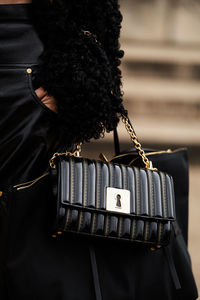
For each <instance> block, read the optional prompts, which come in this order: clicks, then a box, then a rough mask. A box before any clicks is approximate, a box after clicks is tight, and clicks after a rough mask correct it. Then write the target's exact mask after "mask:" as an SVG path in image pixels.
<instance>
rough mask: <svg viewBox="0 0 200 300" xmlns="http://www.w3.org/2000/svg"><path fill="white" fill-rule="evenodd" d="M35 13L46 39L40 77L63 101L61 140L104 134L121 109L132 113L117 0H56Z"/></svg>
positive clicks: (110, 128) (50, 91) (59, 109)
mask: <svg viewBox="0 0 200 300" xmlns="http://www.w3.org/2000/svg"><path fill="white" fill-rule="evenodd" d="M35 19H36V20H37V22H35V26H37V28H38V32H39V34H40V36H41V39H42V40H43V41H44V44H45V50H44V52H43V54H42V56H41V64H40V67H39V69H38V74H37V76H38V78H37V79H38V81H39V82H40V84H41V86H42V87H43V88H44V89H46V90H47V91H48V93H49V94H50V95H53V96H54V97H55V98H56V99H57V101H58V122H57V124H58V129H59V136H60V138H61V140H62V141H63V143H64V144H65V145H67V146H68V145H70V144H71V143H78V142H80V141H81V142H84V141H89V140H90V139H91V138H95V139H97V138H99V137H103V136H104V132H105V131H107V132H110V131H111V130H113V129H114V128H115V127H116V126H117V124H118V121H119V114H126V113H127V112H126V110H125V109H124V107H123V104H122V93H121V71H120V69H119V65H120V62H121V57H122V56H123V52H122V51H120V49H119V35H120V28H121V21H122V16H121V13H120V11H119V5H118V1H117V0H101V1H99V0H76V1H72V0H71V1H62V0H54V2H53V5H47V8H46V9H45V11H43V12H41V10H39V9H38V8H35ZM84 31H89V32H90V33H91V34H90V35H85V34H84Z"/></svg>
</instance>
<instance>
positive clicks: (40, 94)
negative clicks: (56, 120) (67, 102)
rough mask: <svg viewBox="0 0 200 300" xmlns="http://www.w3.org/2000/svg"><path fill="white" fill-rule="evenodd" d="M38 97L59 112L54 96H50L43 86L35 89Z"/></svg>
mask: <svg viewBox="0 0 200 300" xmlns="http://www.w3.org/2000/svg"><path fill="white" fill-rule="evenodd" d="M35 93H36V95H37V97H38V98H39V99H40V100H41V101H42V102H43V103H44V104H45V105H46V106H47V107H48V108H49V109H51V110H52V111H54V112H57V101H56V99H55V98H54V97H53V96H49V95H48V92H47V91H45V90H44V89H43V88H42V87H40V88H38V89H36V90H35Z"/></svg>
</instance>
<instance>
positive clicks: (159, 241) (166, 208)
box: [50, 116, 175, 248]
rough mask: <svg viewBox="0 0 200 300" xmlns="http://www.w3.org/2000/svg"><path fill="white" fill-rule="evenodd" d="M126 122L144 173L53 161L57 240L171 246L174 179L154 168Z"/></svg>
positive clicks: (79, 160)
mask: <svg viewBox="0 0 200 300" xmlns="http://www.w3.org/2000/svg"><path fill="white" fill-rule="evenodd" d="M122 121H123V123H124V124H125V127H126V129H127V131H128V133H129V134H130V137H131V140H132V141H133V143H134V146H135V148H136V150H137V151H138V154H139V155H140V156H141V158H142V161H143V163H144V168H139V167H132V166H127V165H123V164H117V163H112V162H104V161H100V160H92V159H88V158H84V157H81V156H79V153H80V151H81V144H80V145H78V146H77V149H76V151H75V152H74V153H71V152H66V153H55V154H54V156H53V157H52V159H51V160H50V165H51V178H52V180H53V198H54V208H55V211H56V216H55V220H56V221H55V225H54V230H55V234H53V237H56V236H57V235H61V234H63V233H64V232H71V233H76V234H79V235H82V236H83V235H87V236H91V237H102V238H106V239H115V240H124V241H129V242H138V243H142V244H146V245H150V246H151V247H157V248H160V247H161V246H165V245H167V244H168V243H169V240H170V235H171V225H172V222H173V221H174V220H175V205H174V203H175V199H174V186H173V178H172V177H171V176H170V175H168V174H167V173H164V172H160V171H158V170H157V169H155V168H153V165H152V163H151V161H149V159H148V158H147V157H146V155H145V153H144V151H143V150H142V148H141V145H140V143H139V142H138V140H137V137H136V134H135V132H134V130H133V127H132V125H131V123H130V122H129V119H128V118H127V117H125V116H122Z"/></svg>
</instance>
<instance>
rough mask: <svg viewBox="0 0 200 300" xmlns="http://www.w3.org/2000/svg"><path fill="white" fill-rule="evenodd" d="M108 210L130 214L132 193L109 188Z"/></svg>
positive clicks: (107, 189)
mask: <svg viewBox="0 0 200 300" xmlns="http://www.w3.org/2000/svg"><path fill="white" fill-rule="evenodd" d="M106 210H109V211H114V212H119V213H128V214H130V191H129V190H125V189H118V188H112V187H107V188H106Z"/></svg>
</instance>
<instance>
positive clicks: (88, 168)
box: [57, 157, 175, 221]
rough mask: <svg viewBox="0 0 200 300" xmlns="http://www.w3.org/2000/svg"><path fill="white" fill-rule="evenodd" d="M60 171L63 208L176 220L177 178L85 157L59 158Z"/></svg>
mask: <svg viewBox="0 0 200 300" xmlns="http://www.w3.org/2000/svg"><path fill="white" fill-rule="evenodd" d="M57 172H58V174H59V176H58V194H57V195H58V202H59V203H60V204H59V205H60V207H66V206H70V207H75V208H76V209H77V210H78V209H81V210H84V211H93V212H94V211H98V212H101V213H102V214H105V213H106V214H109V213H110V214H114V215H118V214H121V215H123V214H126V215H127V216H128V215H129V216H130V217H131V216H134V218H140V219H150V220H151V219H152V220H160V221H162V220H163V221H167V220H170V221H173V220H175V205H174V203H175V199H174V185H173V178H172V177H171V176H170V175H168V174H166V173H164V172H160V171H152V170H148V169H142V168H138V167H128V166H125V165H122V164H116V163H112V162H109V163H105V162H102V161H98V160H91V159H88V158H82V157H59V158H58V161H57ZM60 207H59V208H58V209H60Z"/></svg>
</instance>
